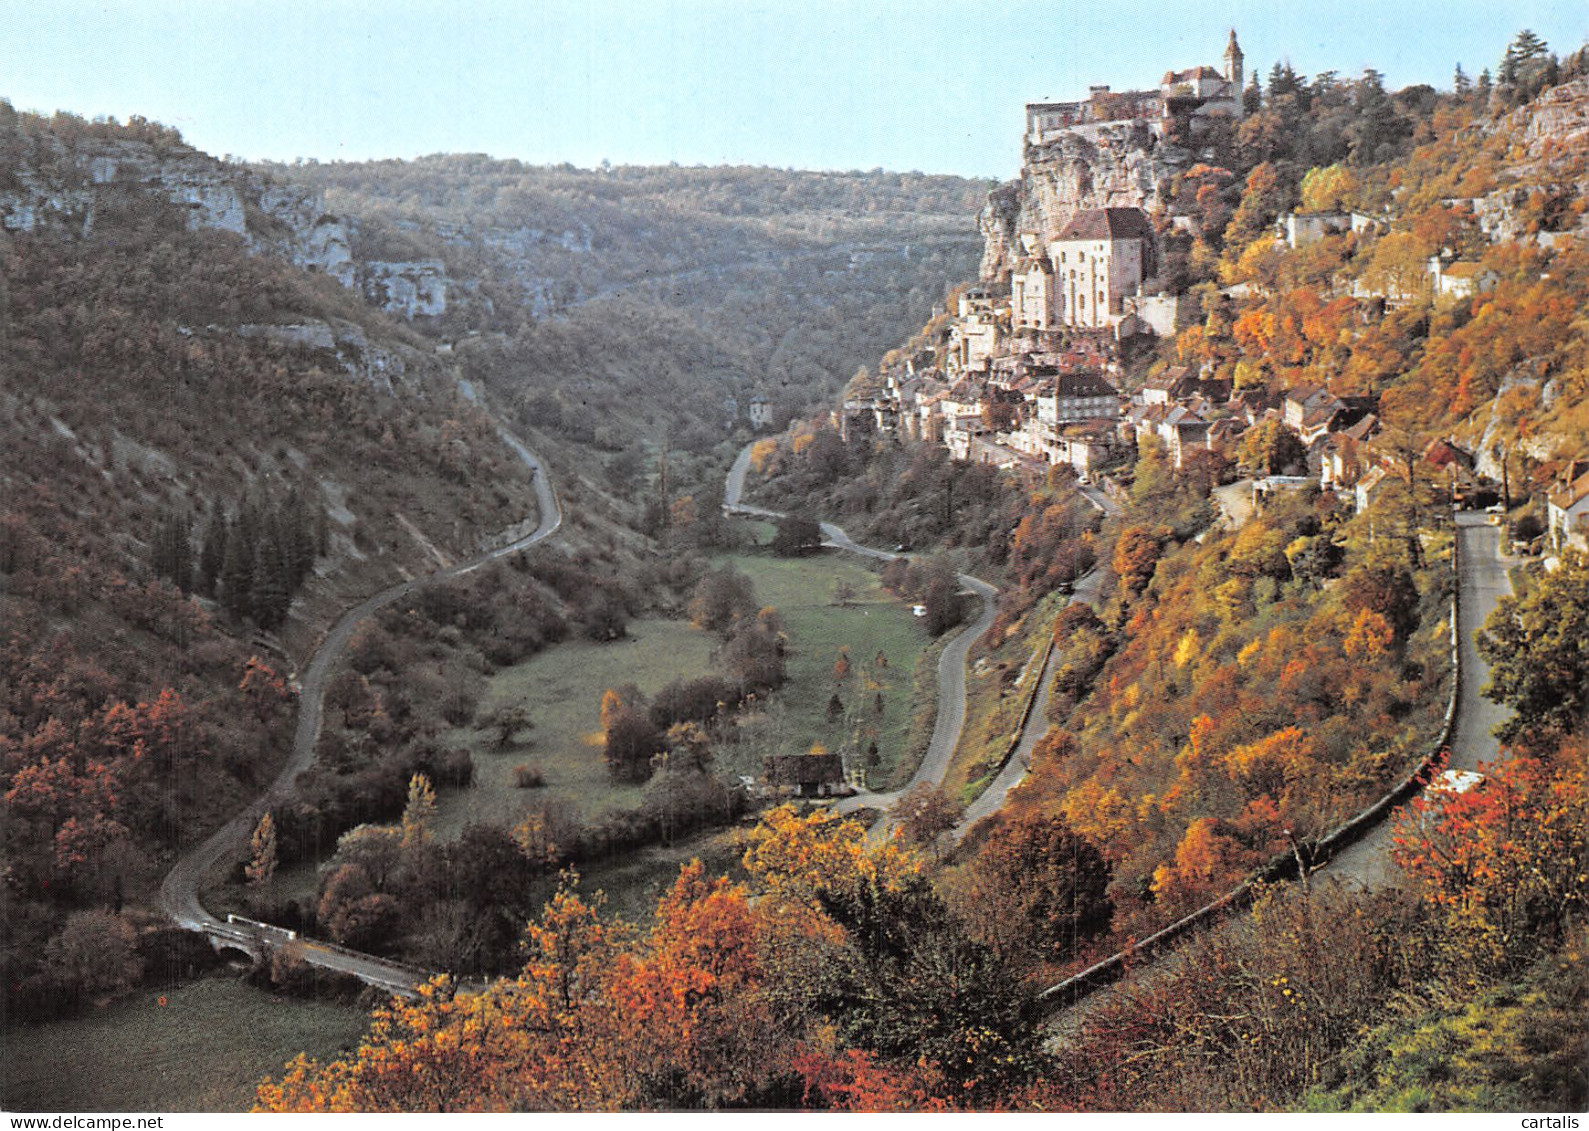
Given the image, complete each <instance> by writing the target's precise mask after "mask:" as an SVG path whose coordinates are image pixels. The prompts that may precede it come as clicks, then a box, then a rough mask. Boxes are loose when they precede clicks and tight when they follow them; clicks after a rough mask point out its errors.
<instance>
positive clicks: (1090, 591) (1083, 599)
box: [952, 500, 1113, 842]
mask: <svg viewBox="0 0 1589 1131" xmlns="http://www.w3.org/2000/svg"><path fill="white" fill-rule="evenodd" d="M1109 502H1110V505H1113V500H1109ZM1108 568H1109V567H1108V566H1103V565H1100V566H1095V567H1094V568H1093V569H1092V571H1091V572H1089V573H1086V574H1083V575H1082V576H1081V577H1080V578H1079V579H1077V581H1076V587H1075V589H1074V590H1072V592H1071V595H1070V601H1069V602H1068V603H1069V604H1072V605H1074V604H1077V603H1083V604H1088V605H1091V606H1092V607H1093V608H1094V609H1095V610H1096V609H1098V608H1100V607H1101V605H1102V602H1103V586H1104V579H1105V577H1106V575H1107V573H1108ZM1057 651H1058V649H1055V651H1052V652H1049V654H1048V655H1047V657H1045V658H1044V660H1043V670H1042V671H1040V672H1039V673H1038V675H1037V678H1038V685H1037V698H1036V699H1035V700H1034V701H1033V703H1032V709H1031V710H1030V711H1029V712H1027V715H1026V722H1025V725H1024V726H1023V727H1022V730H1021V741H1020V743H1019V744H1018V745H1017V746H1016V747H1015V753H1014V754H1012V755H1010V760H1009V761H1008V762H1006V763H1004V768H1003V769H1002V770H1000V771H999V773H998V776H997V777H995V778H994V779H993V781H992V783H990V784H989V786H988V788H987V789H985V790H983V791H982V794H981V796H979V797H978V798H977V799H976V800H975V801H973V802H972V803H971V804H970V805H968V806H967V807H966V812H965V816H964V817H962V818H961V819H960V823H959V824H958V825H956V826H955V827H954V829H953V830H952V833H953V836H954V839H955V840H956V841H957V842H958V841H959V840H960V839H961V838H962V837H964V836H965V835H966V833H968V832H970V831H971V826H972V825H974V824H976V823H977V822H978V821H980V820H982V818H984V817H988V816H991V815H992V814H993V813H995V812H997V811H998V810H1000V809H1002V808H1004V802H1005V800H1006V799H1007V798H1008V797H1009V795H1010V791H1011V790H1012V789H1014V788H1015V787H1016V786H1018V785H1020V784H1021V783H1022V782H1023V781H1025V780H1026V774H1027V771H1028V770H1030V769H1031V768H1032V751H1033V750H1035V749H1037V744H1038V743H1039V742H1041V741H1042V740H1043V736H1044V735H1045V734H1047V733H1048V728H1049V722H1048V701H1049V698H1050V696H1051V693H1052V692H1053V690H1054V688H1053V681H1052V679H1051V676H1052V675H1053V670H1054V655H1055V653H1056V652H1057Z"/></svg>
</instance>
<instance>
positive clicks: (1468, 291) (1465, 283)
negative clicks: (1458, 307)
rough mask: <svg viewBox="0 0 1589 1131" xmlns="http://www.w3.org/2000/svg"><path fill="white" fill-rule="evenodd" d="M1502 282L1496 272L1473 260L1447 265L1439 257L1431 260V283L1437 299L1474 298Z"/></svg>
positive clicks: (1435, 256)
mask: <svg viewBox="0 0 1589 1131" xmlns="http://www.w3.org/2000/svg"><path fill="white" fill-rule="evenodd" d="M1500 280H1501V277H1500V276H1499V275H1497V274H1496V273H1495V272H1494V271H1492V270H1490V269H1489V268H1488V267H1485V266H1483V265H1482V264H1479V263H1474V262H1472V261H1471V260H1465V259H1459V260H1457V261H1456V262H1454V263H1447V262H1445V261H1444V260H1443V259H1441V258H1440V257H1439V256H1438V255H1434V256H1430V258H1429V282H1430V284H1431V289H1432V290H1433V291H1434V295H1435V297H1436V298H1449V299H1461V298H1472V297H1473V296H1474V295H1475V294H1478V293H1479V292H1481V291H1487V290H1489V289H1490V288H1491V287H1493V286H1495V284H1496V283H1498V282H1500Z"/></svg>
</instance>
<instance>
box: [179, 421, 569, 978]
mask: <svg viewBox="0 0 1589 1131" xmlns="http://www.w3.org/2000/svg"><path fill="white" fill-rule="evenodd" d="M498 433H499V434H500V436H501V437H502V441H503V442H504V443H505V444H507V445H508V447H509V448H511V449H512V450H513V451H514V453H515V454H516V455H517V456H518V457H519V458H520V459H521V460H523V461H524V464H525V466H526V467H528V468H529V469H530V473H531V475H532V476H533V485H534V489H535V498H536V506H537V508H538V510H539V518H540V521H539V524H538V525H537V526H536V528H535V529H534V530H533V531H532V532H530V533H529V534H526V535H524V536H523V537H521V538H517V539H514V540H513V541H511V542H508V543H507V544H505V545H502V546H499V547H497V548H496V549H494V550H488V551H486V552H484V553H481V554H477V555H475V556H474V557H472V558H469V559H468V560H466V561H462V562H459V563H458V564H456V565H453V566H450V567H448V568H446V569H441V570H437V571H436V572H435V573H431V574H427V575H425V576H424V577H419V578H415V579H414V580H412V581H404V582H401V583H399V584H397V585H394V586H392V587H391V588H389V589H384V590H382V591H381V592H379V593H377V594H375V595H374V596H372V597H368V598H366V599H365V600H363V601H361V602H360V603H359V604H358V605H356V606H354V607H353V608H352V609H350V610H348V612H346V613H344V614H343V616H342V619H341V620H339V621H337V623H336V624H335V625H334V626H333V627H332V629H331V631H330V632H329V633H328V634H327V635H326V638H325V639H324V640H323V641H322V642H321V644H320V647H319V648H318V649H317V650H316V651H315V654H314V656H313V658H311V659H310V661H309V666H308V668H307V669H305V672H304V675H303V678H302V685H301V691H300V694H299V700H298V727H297V730H296V732H295V733H294V736H293V744H292V753H291V755H290V756H289V757H288V759H287V763H286V765H284V766H283V767H282V769H281V772H280V773H279V774H277V775H276V780H275V781H273V782H272V783H271V785H270V788H269V789H268V790H266V792H265V793H264V795H263V796H261V797H260V798H259V799H258V800H256V801H255V802H254V804H252V805H251V806H249V807H248V808H247V809H245V810H244V811H243V812H241V813H239V814H238V815H237V816H235V817H233V818H232V819H231V820H230V821H228V822H227V823H226V824H225V825H223V826H221V828H219V829H217V830H216V831H215V832H214V833H212V834H211V835H210V837H209V838H208V839H206V840H205V841H203V842H202V843H201V844H199V845H198V846H196V847H195V848H193V849H191V850H190V851H189V852H188V853H187V854H185V855H184V856H183V857H182V858H181V859H180V860H178V861H177V863H176V866H175V867H173V868H172V869H171V871H170V873H169V874H168V875H167V876H166V878H165V882H164V883H163V884H162V885H161V887H160V904H161V907H162V908H163V909H164V911H165V912H166V914H167V915H169V916H170V917H171V919H172V921H173V922H175V923H176V924H177V925H178V926H180V927H183V928H185V929H187V930H191V931H199V932H202V933H204V934H208V935H210V936H212V937H216V938H227V937H237V938H242V937H244V935H245V934H246V933H240V932H239V931H238V930H237V929H236V928H235V927H232V928H228V926H227V924H225V923H223V922H222V921H221V920H219V919H217V918H216V917H215V916H213V915H211V914H210V913H209V912H208V911H206V910H205V908H204V905H203V904H202V903H201V902H200V900H199V889H200V887H201V886H202V884H203V883H204V880H205V877H207V876H208V875H209V874H210V873H211V871H212V870H213V869H214V868H215V867H216V866H217V865H218V864H219V863H220V862H221V861H222V860H223V859H225V858H231V859H237V858H239V857H241V856H242V855H244V854H245V853H246V851H247V845H248V840H249V837H250V836H251V835H252V834H253V831H254V827H255V825H257V824H258V823H259V818H260V815H261V814H262V813H264V811H265V810H266V809H267V808H269V807H270V805H271V804H272V803H274V802H276V801H279V800H283V799H285V798H287V797H288V796H289V795H290V794H291V792H292V786H293V782H294V780H295V779H296V778H297V777H298V775H299V774H300V773H302V772H303V771H304V770H306V769H308V768H309V766H310V765H311V764H312V763H313V762H314V748H315V742H316V740H317V739H318V738H319V735H320V722H321V718H322V715H323V706H324V701H325V689H326V684H327V682H328V681H329V678H330V675H331V669H332V667H333V666H334V665H335V664H336V661H337V658H338V657H339V656H341V654H342V650H343V649H344V648H346V647H347V643H348V640H349V639H351V637H352V636H353V632H354V630H355V629H356V628H357V627H358V626H359V624H360V623H361V622H363V621H364V620H365V619H366V618H367V617H369V616H371V615H372V614H374V613H376V612H378V611H379V610H381V609H383V608H385V607H386V606H388V605H390V604H392V603H393V602H394V601H399V600H401V599H402V598H404V597H406V596H408V595H409V594H410V593H413V592H414V591H415V590H417V589H420V588H423V587H425V586H427V585H434V584H436V583H438V582H441V581H446V580H450V579H452V578H456V577H462V576H463V575H465V574H467V573H471V572H473V571H474V570H476V569H479V568H480V567H481V566H483V565H485V564H486V563H487V562H492V561H496V560H497V559H499V558H504V557H507V556H508V555H510V554H515V553H518V552H519V551H520V550H523V549H525V548H527V547H529V546H533V545H535V544H536V543H537V542H541V541H544V540H545V539H547V538H549V537H551V536H552V535H553V534H554V533H556V531H557V529H558V528H559V527H560V526H562V524H563V511H562V505H561V504H560V503H559V502H558V499H557V494H556V492H555V491H554V490H553V489H552V485H551V481H550V478H549V477H548V475H547V473H546V469H545V466H544V465H543V464H542V463H541V461H540V459H539V458H537V457H536V455H535V454H534V453H533V452H531V451H530V449H529V448H527V447H525V445H524V444H523V442H522V441H520V440H519V439H518V438H517V437H516V436H513V435H512V434H511V433H509V432H508V431H507V430H506V429H505V428H502V427H501V426H500V425H499V426H498ZM303 945H304V957H305V959H306V960H307V961H309V962H310V963H311V964H312V965H316V966H322V967H325V968H327V969H333V970H340V971H343V972H345V973H350V974H355V975H358V976H359V977H362V978H364V979H365V980H366V981H369V982H371V983H373V984H376V985H383V986H386V987H387V988H397V987H398V986H404V987H406V986H411V985H412V984H413V981H414V978H415V975H414V974H413V972H410V971H407V970H406V969H405V968H403V967H401V966H398V965H396V964H395V963H391V962H386V961H384V960H382V959H379V958H374V957H372V956H369V955H360V954H355V953H352V952H348V951H340V950H334V949H331V948H329V947H326V946H325V945H323V944H316V943H313V942H312V941H309V940H305V941H304V943H303Z"/></svg>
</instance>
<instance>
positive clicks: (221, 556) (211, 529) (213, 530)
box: [194, 507, 227, 597]
mask: <svg viewBox="0 0 1589 1131" xmlns="http://www.w3.org/2000/svg"><path fill="white" fill-rule="evenodd" d="M226 536H227V524H226V512H224V511H223V510H221V508H220V507H215V508H214V509H212V510H211V511H210V519H209V521H208V522H207V523H205V525H204V545H203V548H202V549H200V551H199V569H198V577H197V578H196V580H195V586H194V587H195V588H196V589H197V590H198V591H199V593H200V594H202V595H203V596H205V597H214V596H215V595H216V584H217V582H219V581H220V578H221V565H222V563H223V562H224V561H225V560H226Z"/></svg>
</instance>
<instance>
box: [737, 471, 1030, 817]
mask: <svg viewBox="0 0 1589 1131" xmlns="http://www.w3.org/2000/svg"><path fill="white" fill-rule="evenodd" d="M749 468H750V445H748V444H747V445H746V446H745V447H744V448H742V449H740V452H739V455H738V457H736V458H735V460H734V464H733V466H732V467H730V468H729V470H728V481H727V483H726V484H725V485H724V488H723V509H724V510H726V511H728V512H729V513H730V514H742V515H749V516H751V517H754V518H769V519H777V518H782V517H783V515H782V514H780V513H779V512H777V511H771V510H768V509H766V508H765V507H756V506H750V505H749V504H746V503H741V502H740V501H739V500H740V497H741V496H742V495H743V494H744V493H745V473H746V472H747V471H748V470H749ZM821 527H822V535H823V538H824V541H823V543H822V544H823V545H824V546H831V547H833V548H835V549H839V550H845V551H847V552H849V553H852V554H860V555H861V556H863V557H868V558H873V559H875V560H877V561H884V562H891V561H893V560H894V559H896V558H902V557H908V556H909V555H907V554H900V553H895V552H893V551H891V550H879V549H877V548H876V547H873V546H863V545H861V544H860V543H859V542H856V541H854V540H853V539H851V538H850V536H849V535H848V534H846V533H845V532H844V530H843V528H841V527H838V526H835V525H834V524H833V523H831V522H824V523H822V524H821ZM958 576H959V580H960V584H961V585H962V586H963V587H964V588H965V589H968V590H970V591H971V593H972V594H974V595H975V596H977V597H978V598H980V599H981V602H982V608H981V611H980V612H979V613H978V615H977V618H976V620H974V621H972V622H971V623H970V624H969V625H967V626H966V627H964V628H962V629H961V630H960V631H959V632H958V633H956V634H955V636H954V638H953V639H952V640H950V641H949V643H948V644H947V645H946V646H945V647H944V650H943V653H942V654H941V655H940V656H939V657H938V717H937V719H936V721H935V722H934V723H933V728H932V739H931V740H930V741H929V742H928V744H927V752H926V754H924V755H923V756H922V760H921V765H920V766H918V767H917V768H916V773H915V774H914V775H913V776H912V777H911V779H910V781H909V782H908V783H907V784H906V785H905V787H904V789H898V790H894V791H893V792H890V793H871V792H867V791H863V792H861V793H858V794H856V795H855V796H853V797H846V798H844V799H843V800H842V801H839V802H838V803H837V804H835V805H834V807H833V808H834V811H835V812H838V813H850V812H853V811H855V810H856V809H863V808H864V809H885V810H886V809H887V808H888V807H889V806H891V805H893V804H894V803H895V802H896V801H898V800H899V799H900V798H901V797H903V796H904V795H905V794H906V793H908V792H909V791H910V790H911V789H912V788H913V787H914V786H916V785H918V784H919V783H921V782H931V783H932V784H934V785H936V784H938V783H939V782H942V781H943V779H944V775H945V774H946V773H948V772H949V762H950V760H951V759H952V758H953V757H954V752H955V747H956V746H958V745H959V744H960V735H961V732H962V731H964V730H965V723H966V656H967V655H968V654H969V653H970V651H971V646H972V645H973V644H975V643H976V642H977V641H978V640H979V639H981V637H982V636H983V634H984V633H986V632H987V631H988V629H990V628H992V627H993V620H994V618H995V617H996V616H997V615H998V604H997V600H996V599H997V597H998V594H999V591H998V590H997V589H995V588H994V587H993V586H992V585H989V584H988V583H987V582H986V581H983V580H982V579H981V578H978V577H972V576H971V575H970V574H968V573H962V574H960V575H958ZM880 824H881V823H880Z"/></svg>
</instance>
